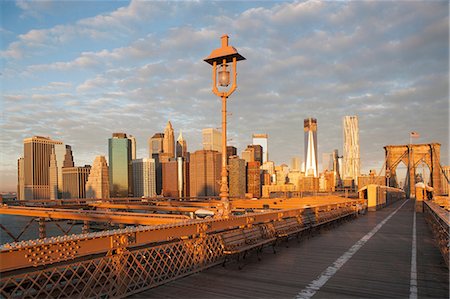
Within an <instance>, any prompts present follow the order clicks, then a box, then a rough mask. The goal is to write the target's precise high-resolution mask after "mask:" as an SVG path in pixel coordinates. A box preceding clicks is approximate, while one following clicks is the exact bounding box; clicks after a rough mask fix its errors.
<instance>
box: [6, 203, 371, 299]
mask: <svg viewBox="0 0 450 299" xmlns="http://www.w3.org/2000/svg"><path fill="white" fill-rule="evenodd" d="M364 204H365V202H364V201H361V200H354V201H348V202H343V203H337V204H327V205H320V206H315V207H309V208H297V209H288V210H276V211H269V212H260V213H249V214H246V215H242V216H231V217H229V218H226V219H225V218H223V219H205V220H186V221H183V222H177V223H173V224H164V225H156V226H139V227H129V228H125V229H119V230H114V231H106V232H99V233H88V234H81V235H72V236H64V237H55V238H46V239H40V240H32V241H25V242H18V243H10V244H5V245H3V246H1V247H0V261H1V262H0V274H1V279H0V296H1V297H5V298H24V297H30V298H36V297H39V298H40V297H51V298H65V297H83V298H84V297H124V296H127V295H130V294H133V293H137V292H140V291H143V290H145V289H148V288H151V287H154V286H157V285H160V284H162V283H166V282H168V281H170V280H173V279H176V278H179V277H182V276H184V275H187V274H190V273H193V272H196V271H200V270H202V269H205V268H207V267H211V266H213V265H215V264H217V263H219V262H222V261H223V259H224V254H223V247H224V244H223V239H222V237H221V236H222V234H224V233H225V232H227V231H229V230H232V229H243V228H249V227H253V226H257V227H260V228H261V230H262V231H264V232H265V234H266V236H265V237H267V238H273V237H274V236H273V235H271V234H274V233H275V232H274V229H273V227H274V225H273V223H274V222H277V221H287V220H288V219H290V220H292V219H296V221H298V222H299V225H301V224H302V222H303V221H304V219H306V218H309V219H312V221H310V220H308V222H307V223H303V224H304V225H308V227H311V228H312V227H313V226H314V227H318V226H320V225H325V224H326V223H330V219H334V221H336V220H339V219H340V218H344V217H348V216H352V215H356V214H357V213H358V212H359V210H360V209H362V208H365V206H364ZM306 216H308V217H306ZM311 217H312V218H311Z"/></svg>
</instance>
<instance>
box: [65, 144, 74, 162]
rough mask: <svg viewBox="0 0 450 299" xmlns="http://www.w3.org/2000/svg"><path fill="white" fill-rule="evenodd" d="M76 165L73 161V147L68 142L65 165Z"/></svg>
mask: <svg viewBox="0 0 450 299" xmlns="http://www.w3.org/2000/svg"><path fill="white" fill-rule="evenodd" d="M74 166H75V164H74V163H73V154H72V147H71V146H70V145H67V144H66V152H65V154H64V163H63V167H74Z"/></svg>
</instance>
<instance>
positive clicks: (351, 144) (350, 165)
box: [343, 116, 360, 184]
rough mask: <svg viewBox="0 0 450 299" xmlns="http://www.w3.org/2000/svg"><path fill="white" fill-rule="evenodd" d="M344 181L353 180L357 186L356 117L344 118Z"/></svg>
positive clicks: (358, 164)
mask: <svg viewBox="0 0 450 299" xmlns="http://www.w3.org/2000/svg"><path fill="white" fill-rule="evenodd" d="M343 130H344V165H343V168H344V169H343V171H344V174H343V177H344V179H353V180H354V181H355V183H356V184H357V183H358V182H357V180H358V176H359V175H360V158H359V127H358V116H344V118H343Z"/></svg>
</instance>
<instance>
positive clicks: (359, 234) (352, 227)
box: [131, 200, 449, 298]
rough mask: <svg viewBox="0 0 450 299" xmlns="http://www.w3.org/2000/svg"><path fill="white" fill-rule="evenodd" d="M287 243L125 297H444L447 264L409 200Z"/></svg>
mask: <svg viewBox="0 0 450 299" xmlns="http://www.w3.org/2000/svg"><path fill="white" fill-rule="evenodd" d="M414 223H415V224H414ZM287 244H288V246H289V247H286V246H285V244H281V245H280V246H278V247H277V253H276V254H273V253H272V250H271V248H265V249H264V252H263V254H262V256H261V257H262V260H261V261H258V260H257V257H256V254H251V255H249V256H247V258H246V259H245V260H244V261H243V264H242V265H243V268H242V269H241V270H239V267H238V264H237V263H236V262H228V263H227V264H226V265H225V267H222V266H220V265H219V266H215V267H213V268H210V269H208V270H205V271H203V272H200V273H196V274H193V275H190V276H188V277H185V278H181V279H178V280H175V281H173V282H170V283H167V284H165V285H163V286H160V287H157V288H154V289H150V290H147V291H145V292H143V293H140V294H136V295H133V296H132V297H131V298H311V297H313V296H314V298H408V297H409V298H449V271H448V268H447V267H446V265H445V263H444V261H443V258H442V256H441V254H440V252H439V249H438V248H437V247H436V246H435V245H434V243H433V239H432V234H431V231H430V229H429V227H428V226H427V224H426V222H425V219H424V217H423V214H421V213H415V212H414V202H413V201H410V200H406V201H405V200H403V201H399V202H397V203H395V204H393V205H392V206H389V207H387V208H385V209H382V210H379V211H377V212H369V213H368V214H367V215H365V216H361V217H359V218H358V219H356V220H353V221H351V222H346V223H344V224H341V225H339V226H338V227H335V228H332V229H330V230H322V231H321V232H320V233H317V234H316V235H314V236H313V237H311V238H309V239H307V237H304V239H303V240H300V242H297V241H296V239H295V238H294V239H291V240H290V241H289V242H288V243H287Z"/></svg>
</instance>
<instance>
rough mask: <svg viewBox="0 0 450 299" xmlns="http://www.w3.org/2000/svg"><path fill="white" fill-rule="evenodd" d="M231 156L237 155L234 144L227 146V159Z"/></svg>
mask: <svg viewBox="0 0 450 299" xmlns="http://www.w3.org/2000/svg"><path fill="white" fill-rule="evenodd" d="M231 156H237V148H236V147H235V146H231V145H228V146H227V159H229V158H230V157H231Z"/></svg>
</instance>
